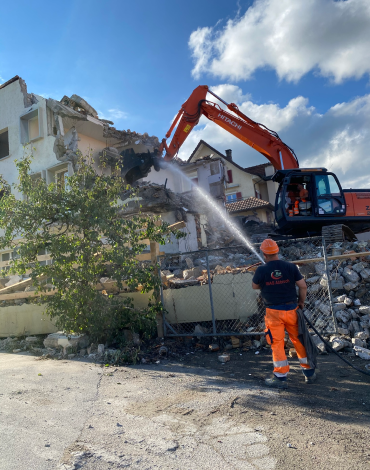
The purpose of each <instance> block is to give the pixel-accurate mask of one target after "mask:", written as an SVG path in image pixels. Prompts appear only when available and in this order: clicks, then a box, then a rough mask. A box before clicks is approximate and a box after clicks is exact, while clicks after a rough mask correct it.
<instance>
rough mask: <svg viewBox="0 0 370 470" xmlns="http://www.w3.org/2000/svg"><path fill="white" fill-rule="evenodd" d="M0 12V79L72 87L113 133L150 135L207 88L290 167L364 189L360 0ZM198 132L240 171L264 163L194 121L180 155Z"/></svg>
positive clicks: (369, 36) (117, 4) (366, 160)
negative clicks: (263, 132)
mask: <svg viewBox="0 0 370 470" xmlns="http://www.w3.org/2000/svg"><path fill="white" fill-rule="evenodd" d="M1 19H2V21H1V33H2V34H1V35H0V84H1V83H2V82H4V81H6V80H8V79H10V78H12V77H13V76H14V75H19V76H21V77H22V78H23V79H24V80H25V81H26V83H27V86H28V91H29V92H33V93H36V94H39V95H42V96H44V97H52V98H55V99H61V98H62V97H63V96H64V95H67V96H71V95H72V94H78V95H80V96H82V97H83V98H85V99H86V100H87V101H88V102H89V103H90V104H91V105H92V106H93V107H94V108H95V109H97V111H98V113H99V116H100V117H102V118H105V119H110V120H112V121H114V123H115V127H116V128H117V129H130V130H135V131H137V132H141V133H143V132H147V133H148V134H149V135H156V136H158V138H159V139H162V138H163V137H164V135H165V133H166V132H167V130H168V128H169V126H170V124H171V121H172V119H173V117H174V116H175V114H176V113H177V111H178V110H179V109H180V107H181V105H182V103H183V102H184V101H186V99H187V98H188V97H189V95H190V94H191V92H192V90H193V89H194V88H196V87H197V86H198V85H209V86H210V87H212V89H213V90H214V91H215V92H216V93H217V94H218V95H219V96H221V97H222V98H223V99H224V100H225V101H227V102H235V103H236V104H237V105H238V106H239V108H240V109H241V110H242V111H243V112H244V113H245V114H246V115H247V116H249V117H250V118H252V119H254V120H257V121H258V122H261V123H263V124H265V125H267V126H268V127H269V128H270V129H273V130H275V131H277V132H278V133H279V135H280V137H281V138H282V140H283V141H284V142H286V143H287V144H288V145H289V146H290V147H292V148H293V149H294V150H295V152H296V154H297V156H298V159H299V162H300V166H301V167H315V166H318V165H320V166H324V167H326V168H327V169H329V170H330V171H333V172H334V173H336V174H337V175H338V177H339V179H340V181H341V183H342V186H343V187H344V188H356V187H357V188H370V152H369V148H370V87H369V74H370V1H369V0H248V1H247V0H244V1H243V0H228V1H225V0H188V1H187V2H180V1H173V0H156V1H153V0H136V1H135V2H133V1H128V0H105V1H104V2H102V1H101V0H100V1H98V0H74V1H72V0H65V1H64V2H63V3H62V4H61V3H58V2H50V1H49V0H36V1H34V2H29V1H27V0H18V2H16V3H13V2H6V3H4V5H2V8H1ZM210 98H211V97H210ZM212 100H213V97H212ZM0 112H1V110H0ZM200 139H204V140H205V141H206V142H208V143H209V144H210V145H211V146H213V147H215V148H216V149H217V150H219V151H221V152H224V151H225V149H229V148H231V149H232V151H233V158H234V160H235V161H236V162H237V163H238V164H239V165H241V166H243V167H248V166H252V165H257V164H260V163H265V162H266V159H265V157H263V156H262V155H260V154H259V153H258V152H256V151H254V150H252V149H250V148H249V147H248V146H247V145H246V144H244V143H243V142H241V141H239V140H238V139H236V138H235V137H233V136H231V134H229V133H227V132H226V131H224V130H223V129H221V128H219V127H218V126H217V125H215V124H214V123H212V122H210V121H208V120H207V119H206V118H204V117H203V118H201V120H200V122H199V125H198V126H197V127H196V128H195V129H194V130H193V131H192V133H191V134H190V135H189V137H188V139H187V140H186V141H185V143H184V145H183V147H182V148H181V150H180V153H179V156H180V158H183V159H187V158H188V157H189V156H190V154H191V152H192V151H193V150H194V148H195V147H196V145H197V143H198V142H199V140H200Z"/></svg>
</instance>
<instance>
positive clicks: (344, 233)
mask: <svg viewBox="0 0 370 470" xmlns="http://www.w3.org/2000/svg"><path fill="white" fill-rule="evenodd" d="M322 235H323V237H324V238H325V242H326V243H335V242H342V241H344V240H348V241H351V242H353V241H356V240H357V237H356V235H355V234H354V233H353V232H352V230H351V229H350V228H349V227H347V225H342V224H337V225H326V226H325V227H323V228H322Z"/></svg>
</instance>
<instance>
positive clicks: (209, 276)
mask: <svg viewBox="0 0 370 470" xmlns="http://www.w3.org/2000/svg"><path fill="white" fill-rule="evenodd" d="M206 259H207V274H208V288H209V301H210V303H211V313H212V328H213V334H216V333H217V330H216V319H215V309H214V308H213V295H212V283H211V272H210V269H209V259H208V251H206Z"/></svg>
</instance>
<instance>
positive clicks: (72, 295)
mask: <svg viewBox="0 0 370 470" xmlns="http://www.w3.org/2000/svg"><path fill="white" fill-rule="evenodd" d="M32 161H33V155H32V153H31V152H29V153H28V154H26V155H25V156H24V158H23V159H22V160H20V161H17V162H16V166H17V169H18V172H19V178H18V182H17V183H16V184H14V185H13V187H12V188H10V187H9V185H8V184H7V182H6V181H5V180H4V179H3V178H0V191H1V193H2V195H3V197H2V199H1V202H0V211H1V213H0V216H1V217H0V228H1V229H3V235H2V236H1V237H0V249H2V250H3V249H9V248H13V249H16V254H17V256H16V257H15V258H14V259H13V260H12V262H11V269H10V272H11V273H18V274H25V273H26V272H29V275H30V276H31V278H32V282H33V285H34V286H35V287H36V290H37V291H38V292H40V293H41V294H42V296H41V297H40V302H42V303H45V304H46V313H47V314H49V315H50V316H51V317H53V318H54V317H55V318H56V319H57V324H58V327H60V328H62V329H63V330H64V331H66V332H81V333H88V334H90V335H91V336H92V338H93V339H95V340H100V341H102V340H104V339H105V340H107V339H108V338H109V339H112V338H115V337H116V336H117V335H118V333H119V331H120V330H121V329H122V328H124V327H125V328H140V329H142V330H147V329H148V325H149V330H150V329H151V327H152V325H153V321H154V318H155V309H154V310H153V307H150V308H148V310H147V311H145V312H138V311H136V310H135V309H134V307H133V305H132V302H131V300H126V299H124V298H122V297H120V296H116V295H102V294H101V292H98V291H97V290H96V288H95V286H96V284H97V283H98V282H99V279H100V278H101V277H109V278H113V279H115V280H116V281H117V284H118V286H119V287H122V285H123V283H125V285H126V286H127V287H128V288H129V289H130V290H135V289H136V288H137V287H138V286H139V285H141V286H142V287H141V289H142V292H148V291H150V290H152V289H155V290H156V289H158V285H159V281H158V276H157V274H156V271H155V267H153V266H151V265H149V264H148V263H143V262H139V261H138V260H137V259H136V255H138V254H140V253H141V252H142V251H143V250H144V249H145V248H146V245H145V244H143V240H144V239H146V238H149V239H151V240H155V241H157V242H159V243H161V244H163V243H165V241H166V239H167V238H168V236H169V235H168V231H167V227H168V225H167V224H165V223H161V222H160V219H159V218H158V217H149V216H143V215H141V214H139V215H137V216H133V217H130V218H125V217H124V216H123V207H124V206H123V205H122V202H120V195H121V194H122V193H123V192H124V191H127V190H131V191H133V190H132V188H129V187H128V186H126V185H125V183H124V182H123V180H122V178H121V177H120V176H119V175H120V173H119V171H116V172H112V173H113V174H112V175H108V174H107V173H108V172H107V171H102V166H104V165H102V166H100V168H99V170H95V169H94V165H93V162H92V159H91V158H90V157H81V158H80V159H79V161H78V162H77V165H76V171H75V172H74V174H73V175H72V176H70V177H68V178H67V185H64V184H63V185H58V184H56V183H51V184H47V183H46V182H45V181H44V180H43V179H41V178H40V179H37V180H35V179H34V178H33V177H32V175H31V164H32ZM10 189H11V191H10ZM175 235H176V236H177V237H181V236H182V234H181V233H180V232H177V233H175ZM45 250H47V253H48V254H49V255H50V257H51V258H52V260H53V262H52V264H50V265H45V263H42V262H40V261H38V259H37V256H38V254H39V253H44V252H45ZM51 289H55V293H54V295H48V296H46V295H45V292H46V291H48V290H49V291H50V290H51ZM144 323H145V326H144Z"/></svg>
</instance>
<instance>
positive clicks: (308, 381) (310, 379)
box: [304, 372, 317, 384]
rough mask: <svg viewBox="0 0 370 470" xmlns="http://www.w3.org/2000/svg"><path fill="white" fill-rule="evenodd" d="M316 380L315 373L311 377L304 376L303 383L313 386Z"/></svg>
mask: <svg viewBox="0 0 370 470" xmlns="http://www.w3.org/2000/svg"><path fill="white" fill-rule="evenodd" d="M316 379H317V375H316V372H314V373H313V375H311V377H306V376H304V381H305V383H306V384H313V383H314V382H315V380H316Z"/></svg>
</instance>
